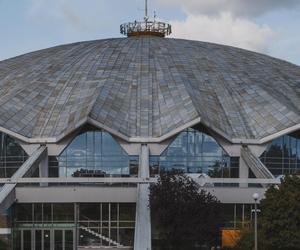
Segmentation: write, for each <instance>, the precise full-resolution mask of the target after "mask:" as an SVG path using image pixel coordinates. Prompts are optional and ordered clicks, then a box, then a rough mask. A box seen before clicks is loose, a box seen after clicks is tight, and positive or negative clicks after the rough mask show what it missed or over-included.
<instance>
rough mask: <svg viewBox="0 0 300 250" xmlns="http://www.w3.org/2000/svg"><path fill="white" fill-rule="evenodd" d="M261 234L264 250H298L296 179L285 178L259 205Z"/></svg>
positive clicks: (299, 212) (299, 209) (299, 226)
mask: <svg viewBox="0 0 300 250" xmlns="http://www.w3.org/2000/svg"><path fill="white" fill-rule="evenodd" d="M261 211H262V212H261V219H260V224H261V231H262V234H263V238H264V239H263V241H264V242H263V243H264V245H265V249H272V250H296V249H300V178H299V177H298V176H286V177H285V178H284V179H282V181H281V184H280V185H279V186H276V185H275V186H272V187H271V188H269V189H268V190H267V192H266V194H265V199H263V200H262V201H261Z"/></svg>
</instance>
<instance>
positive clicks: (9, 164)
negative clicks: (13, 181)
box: [0, 132, 28, 178]
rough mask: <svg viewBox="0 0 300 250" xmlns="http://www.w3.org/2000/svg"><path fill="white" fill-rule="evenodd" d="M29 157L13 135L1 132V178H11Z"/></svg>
mask: <svg viewBox="0 0 300 250" xmlns="http://www.w3.org/2000/svg"><path fill="white" fill-rule="evenodd" d="M27 158H28V157H27V154H26V153H25V151H24V150H23V149H22V147H21V146H20V145H19V144H18V143H17V142H16V141H15V140H14V139H13V138H12V137H10V136H9V135H6V134H4V133H2V132H0V178H10V177H11V176H12V175H13V174H14V173H15V172H16V171H17V170H18V168H19V167H20V166H21V165H22V164H23V163H24V162H25V161H26V160H27Z"/></svg>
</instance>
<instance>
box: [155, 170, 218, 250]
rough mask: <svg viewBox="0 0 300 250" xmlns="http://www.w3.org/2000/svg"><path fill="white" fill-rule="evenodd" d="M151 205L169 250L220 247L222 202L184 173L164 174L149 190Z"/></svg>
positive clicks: (160, 235)
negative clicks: (218, 245) (218, 240)
mask: <svg viewBox="0 0 300 250" xmlns="http://www.w3.org/2000/svg"><path fill="white" fill-rule="evenodd" d="M150 205H151V211H152V219H153V221H154V224H156V225H157V227H158V228H159V237H160V238H161V239H163V242H164V244H165V245H166V246H168V249H187V248H186V247H187V245H190V248H189V249H192V247H193V246H195V245H199V246H202V245H207V246H213V245H217V242H216V239H217V238H218V235H219V226H220V222H221V221H222V218H221V211H220V210H221V206H220V202H219V201H218V200H217V198H216V197H215V196H213V195H211V194H210V193H207V192H205V191H203V190H200V188H199V186H198V184H197V183H196V182H194V181H193V180H192V179H190V178H189V177H187V176H186V175H184V174H183V173H181V172H178V171H175V170H174V171H171V172H163V173H161V175H160V178H159V180H158V182H157V183H156V184H155V185H152V186H151V188H150ZM183 246H184V247H185V248H184V247H183ZM164 249H166V248H164Z"/></svg>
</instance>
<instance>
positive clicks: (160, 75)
mask: <svg viewBox="0 0 300 250" xmlns="http://www.w3.org/2000/svg"><path fill="white" fill-rule="evenodd" d="M121 32H122V33H123V34H126V35H127V36H128V37H126V38H116V39H105V40H98V41H88V42H79V43H74V44H68V45H62V46H57V47H53V48H49V49H44V50H40V51H36V52H32V53H29V54H25V55H21V56H18V57H15V58H12V59H8V60H4V61H2V62H0V131H1V133H0V140H1V144H0V177H1V179H0V181H1V185H2V186H1V190H0V202H1V211H2V216H1V222H2V223H0V224H1V225H0V226H1V227H2V228H1V229H0V234H1V237H2V238H3V239H10V240H9V246H10V249H16V250H29V249H30V250H54V249H55V250H56V249H59V250H60V249H61V250H71V249H72V250H73V249H78V250H80V249H114V248H122V249H133V248H134V249H135V250H143V249H145V250H146V249H148V250H150V249H151V219H150V211H149V207H148V192H149V191H148V187H149V185H150V183H151V182H155V180H156V176H157V175H158V174H159V173H160V171H162V170H164V171H168V170H171V169H180V170H182V171H184V172H185V173H187V174H188V175H190V176H191V177H192V178H193V179H194V180H196V181H197V182H198V183H199V184H200V185H201V187H202V188H203V189H205V190H207V191H209V192H211V193H212V194H214V195H216V196H217V197H218V199H220V201H221V202H222V203H223V204H224V214H226V227H227V228H230V229H238V228H239V227H240V225H242V224H244V223H247V222H249V220H251V218H252V214H251V209H252V205H253V204H254V200H253V198H252V194H253V193H258V194H259V195H260V197H263V195H264V192H265V190H266V188H267V187H268V185H270V184H274V183H279V182H280V180H279V178H278V177H280V176H282V175H285V174H299V172H300V130H299V129H300V67H299V66H296V65H293V64H291V63H288V62H285V61H282V60H279V59H275V58H272V57H269V56H266V55H262V54H258V53H254V52H250V51H246V50H243V49H238V48H233V47H229V46H224V45H217V44H211V43H206V42H200V41H190V40H181V39H170V38H165V36H166V35H168V34H169V33H170V32H171V27H170V26H169V25H168V24H164V23H158V22H150V21H148V20H145V21H144V22H134V23H130V24H125V25H122V26H121ZM152 236H153V237H152V239H154V238H155V235H154V234H152Z"/></svg>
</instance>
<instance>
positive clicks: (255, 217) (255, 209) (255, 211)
mask: <svg viewBox="0 0 300 250" xmlns="http://www.w3.org/2000/svg"><path fill="white" fill-rule="evenodd" d="M252 197H253V199H254V250H257V201H258V198H259V194H258V193H254V194H253V195H252Z"/></svg>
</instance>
